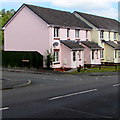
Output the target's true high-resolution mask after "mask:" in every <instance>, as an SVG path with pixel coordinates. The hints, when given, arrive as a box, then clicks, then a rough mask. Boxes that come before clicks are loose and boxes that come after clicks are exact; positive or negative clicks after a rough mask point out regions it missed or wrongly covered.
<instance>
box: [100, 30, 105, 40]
mask: <svg viewBox="0 0 120 120" xmlns="http://www.w3.org/2000/svg"><path fill="white" fill-rule="evenodd" d="M103 38H104V31H103V30H101V31H100V39H103Z"/></svg>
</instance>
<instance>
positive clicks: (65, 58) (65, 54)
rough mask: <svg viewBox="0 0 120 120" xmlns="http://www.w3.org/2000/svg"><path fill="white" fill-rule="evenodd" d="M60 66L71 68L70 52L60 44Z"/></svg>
mask: <svg viewBox="0 0 120 120" xmlns="http://www.w3.org/2000/svg"><path fill="white" fill-rule="evenodd" d="M61 53H62V54H61V58H62V59H61V65H62V66H64V67H66V68H71V50H70V49H69V48H68V47H66V46H65V45H63V44H61Z"/></svg>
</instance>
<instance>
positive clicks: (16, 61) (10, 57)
mask: <svg viewBox="0 0 120 120" xmlns="http://www.w3.org/2000/svg"><path fill="white" fill-rule="evenodd" d="M23 60H29V62H23ZM2 66H3V67H29V68H37V69H39V67H43V56H42V55H41V54H39V53H38V52H23V51H2Z"/></svg>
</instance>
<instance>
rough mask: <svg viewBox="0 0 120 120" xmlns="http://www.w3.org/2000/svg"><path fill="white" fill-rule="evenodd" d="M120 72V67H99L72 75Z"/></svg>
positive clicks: (82, 70)
mask: <svg viewBox="0 0 120 120" xmlns="http://www.w3.org/2000/svg"><path fill="white" fill-rule="evenodd" d="M117 71H120V66H117V67H115V66H101V68H99V67H97V66H96V67H91V68H86V69H83V68H82V69H81V70H80V72H78V71H73V72H71V73H92V72H95V73H96V72H117Z"/></svg>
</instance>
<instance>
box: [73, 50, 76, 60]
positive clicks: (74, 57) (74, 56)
mask: <svg viewBox="0 0 120 120" xmlns="http://www.w3.org/2000/svg"><path fill="white" fill-rule="evenodd" d="M73 61H76V52H75V51H74V52H73Z"/></svg>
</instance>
